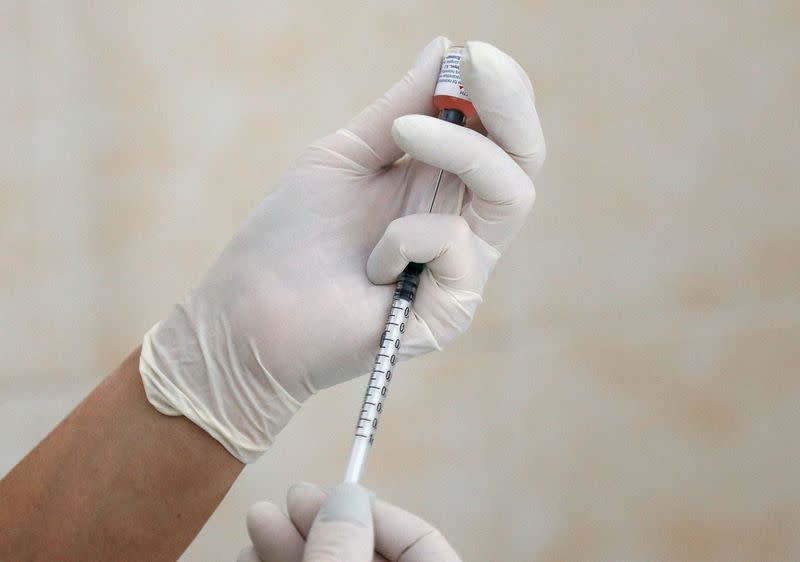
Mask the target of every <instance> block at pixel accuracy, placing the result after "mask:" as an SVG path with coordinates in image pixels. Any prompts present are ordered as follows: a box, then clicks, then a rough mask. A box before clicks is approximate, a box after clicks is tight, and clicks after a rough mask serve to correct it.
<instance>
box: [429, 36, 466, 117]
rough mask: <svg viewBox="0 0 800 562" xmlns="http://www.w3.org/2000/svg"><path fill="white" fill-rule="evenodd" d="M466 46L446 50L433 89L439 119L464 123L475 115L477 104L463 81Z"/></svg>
mask: <svg viewBox="0 0 800 562" xmlns="http://www.w3.org/2000/svg"><path fill="white" fill-rule="evenodd" d="M463 56H464V47H462V46H454V47H450V48H449V49H447V51H445V54H444V58H442V68H441V70H439V79H438V80H437V81H436V89H435V90H434V91H433V105H434V107H436V109H438V110H439V119H444V120H445V121H449V122H450V123H456V124H457V125H463V124H464V123H465V122H466V120H467V118H468V117H472V116H473V115H475V106H473V105H472V102H471V101H470V99H469V94H468V93H467V90H466V89H465V88H464V84H463V83H462V82H461V59H462V58H463Z"/></svg>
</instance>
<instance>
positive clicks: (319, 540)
mask: <svg viewBox="0 0 800 562" xmlns="http://www.w3.org/2000/svg"><path fill="white" fill-rule="evenodd" d="M286 504H287V507H288V510H289V517H288V518H287V517H286V516H285V515H284V514H283V513H282V512H281V510H280V509H279V508H278V507H277V506H275V505H274V504H271V503H269V502H261V503H257V504H255V505H253V506H252V507H251V508H250V511H249V512H248V514H247V532H248V534H249V535H250V540H251V541H252V542H253V545H252V546H248V547H246V548H245V549H243V550H242V552H241V553H239V558H238V559H237V562H278V561H280V562H299V561H300V560H303V561H305V562H310V561H321V560H325V561H326V562H333V561H342V562H344V561H346V562H372V561H376V562H378V561H380V562H385V561H387V560H390V561H402V562H416V561H426V562H427V561H432V560H435V561H436V562H457V561H458V560H460V558H459V557H458V555H457V554H456V552H455V551H454V550H453V548H452V547H451V546H450V545H449V544H448V543H447V540H446V539H445V538H444V537H443V536H442V535H441V534H440V533H439V531H437V530H436V529H434V528H433V527H432V526H431V525H430V524H429V523H426V522H425V521H423V520H422V519H420V518H419V517H417V516H416V515H412V514H411V513H409V512H407V511H404V510H402V509H400V508H399V507H395V506H393V505H391V504H389V503H387V502H384V501H381V500H379V499H375V500H373V501H372V510H371V512H370V498H369V494H368V493H367V491H366V490H365V489H364V488H362V487H361V486H358V485H357V484H340V485H339V486H337V487H336V488H334V489H333V490H332V491H331V493H330V495H327V497H326V493H325V492H324V491H323V490H322V489H320V488H319V487H317V486H315V485H313V484H297V485H295V486H292V487H291V488H290V489H289V493H288V495H287V499H286ZM373 527H374V530H373Z"/></svg>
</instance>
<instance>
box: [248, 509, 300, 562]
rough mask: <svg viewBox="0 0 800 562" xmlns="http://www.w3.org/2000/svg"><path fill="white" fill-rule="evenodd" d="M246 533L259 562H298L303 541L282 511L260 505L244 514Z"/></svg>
mask: <svg viewBox="0 0 800 562" xmlns="http://www.w3.org/2000/svg"><path fill="white" fill-rule="evenodd" d="M247 533H248V534H249V535H250V540H251V541H252V542H253V550H254V551H255V552H256V553H257V554H258V557H259V558H260V560H261V562H278V561H289V562H292V561H294V562H298V561H299V560H301V559H302V557H303V548H304V544H305V541H304V540H303V537H302V536H301V535H300V533H298V532H297V529H295V528H294V525H292V523H291V521H289V519H288V518H287V517H286V516H285V515H284V514H283V513H282V512H281V510H280V509H279V508H278V507H277V506H275V505H273V504H271V503H269V502H260V503H257V504H255V505H253V506H252V507H251V508H250V510H249V511H248V512H247Z"/></svg>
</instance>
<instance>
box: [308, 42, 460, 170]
mask: <svg viewBox="0 0 800 562" xmlns="http://www.w3.org/2000/svg"><path fill="white" fill-rule="evenodd" d="M449 46H450V40H448V39H446V38H444V37H436V38H435V39H433V41H431V42H430V43H428V45H427V46H426V47H425V48H424V49H423V50H422V51H421V52H420V54H419V55H418V56H417V59H416V61H415V62H414V65H413V66H412V67H411V69H410V70H409V71H408V72H407V73H406V74H405V76H403V78H402V79H401V80H400V81H399V82H397V83H396V84H395V85H394V86H392V87H391V88H390V89H389V90H388V91H387V92H386V93H385V94H383V96H381V97H380V98H378V99H377V100H375V102H374V103H372V105H370V106H369V107H367V108H366V109H364V110H363V111H362V112H361V113H359V114H358V115H357V116H356V117H355V118H353V119H352V120H351V121H350V123H348V124H347V125H346V126H345V127H344V128H342V129H339V130H338V131H336V133H334V134H333V135H329V136H328V137H325V138H324V139H322V140H321V141H319V142H318V143H316V146H319V147H322V148H323V149H326V150H328V151H331V152H333V153H334V154H336V155H338V156H340V157H342V158H344V159H345V160H346V161H349V162H350V163H352V164H353V165H354V167H355V168H356V169H358V170H359V171H365V172H368V171H374V170H377V169H379V168H382V167H383V166H387V165H389V164H391V163H392V162H394V161H395V160H397V159H398V158H400V157H401V156H402V155H403V151H402V150H401V149H400V148H398V147H397V145H395V143H394V141H393V140H392V135H391V129H392V122H393V121H394V120H395V119H396V118H397V117H400V116H401V115H408V114H410V113H422V114H428V115H430V114H433V112H434V111H435V110H434V107H433V89H434V87H435V86H436V79H437V77H438V75H439V69H440V68H441V64H442V57H443V56H444V52H445V51H446V50H447V48H448V47H449Z"/></svg>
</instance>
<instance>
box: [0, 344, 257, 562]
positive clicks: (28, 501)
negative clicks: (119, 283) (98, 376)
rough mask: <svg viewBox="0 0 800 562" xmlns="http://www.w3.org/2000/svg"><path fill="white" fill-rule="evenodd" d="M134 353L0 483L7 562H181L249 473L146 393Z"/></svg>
mask: <svg viewBox="0 0 800 562" xmlns="http://www.w3.org/2000/svg"><path fill="white" fill-rule="evenodd" d="M138 358H139V351H138V350H137V351H135V352H134V353H133V354H131V356H129V357H128V358H127V359H126V360H125V362H123V364H122V365H120V367H119V368H118V369H117V370H116V371H115V372H114V373H112V374H111V375H110V376H109V377H108V378H107V379H106V380H104V381H103V383H101V384H100V385H99V386H98V387H97V388H96V389H95V390H94V391H93V392H92V393H91V394H90V395H89V396H88V397H87V398H86V399H85V400H84V401H83V402H81V404H80V405H78V407H77V408H76V409H75V410H74V411H73V412H72V413H71V414H70V415H69V416H67V418H66V419H64V421H62V422H61V424H59V425H58V427H56V428H55V429H54V430H53V432H52V433H50V435H48V437H47V438H46V439H45V440H44V441H42V442H41V443H40V444H39V445H38V446H37V447H36V448H35V449H34V450H33V451H31V453H30V454H28V456H26V457H25V458H24V459H23V460H22V461H21V462H20V463H19V464H18V465H17V466H16V467H15V468H14V469H13V470H12V471H11V472H10V473H9V474H8V475H7V476H6V477H5V478H4V479H3V480H2V481H0V560H55V559H58V560H112V559H113V560H144V559H146V560H175V559H176V558H177V557H178V556H179V555H180V553H181V552H183V550H184V549H185V548H186V546H187V545H188V544H189V543H190V542H191V540H192V539H193V538H194V536H195V535H196V534H197V532H198V531H199V530H200V528H201V527H202V526H203V524H204V523H205V521H206V520H207V519H208V517H209V516H210V515H211V513H212V512H213V511H214V509H215V508H216V506H217V505H218V504H219V502H220V501H221V500H222V498H223V497H224V496H225V493H226V492H227V491H228V489H229V488H230V486H231V484H232V483H233V481H234V480H235V479H236V477H237V476H238V474H239V472H240V471H241V469H242V467H243V466H244V465H243V464H242V463H241V462H239V461H238V460H236V459H235V458H233V457H232V456H231V455H230V454H229V453H228V452H227V451H226V450H225V449H224V448H223V447H222V446H221V445H220V444H219V443H217V442H216V441H214V440H213V439H212V438H211V437H210V436H209V435H208V434H206V433H205V432H204V431H202V430H201V429H199V428H198V427H197V426H195V425H194V424H192V423H191V422H190V421H188V420H186V419H185V418H182V417H168V416H164V415H162V414H160V413H158V412H157V411H156V410H155V409H154V408H153V407H152V406H150V404H149V403H148V402H147V399H146V397H145V394H144V389H143V387H142V383H141V380H140V377H139V373H138Z"/></svg>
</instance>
